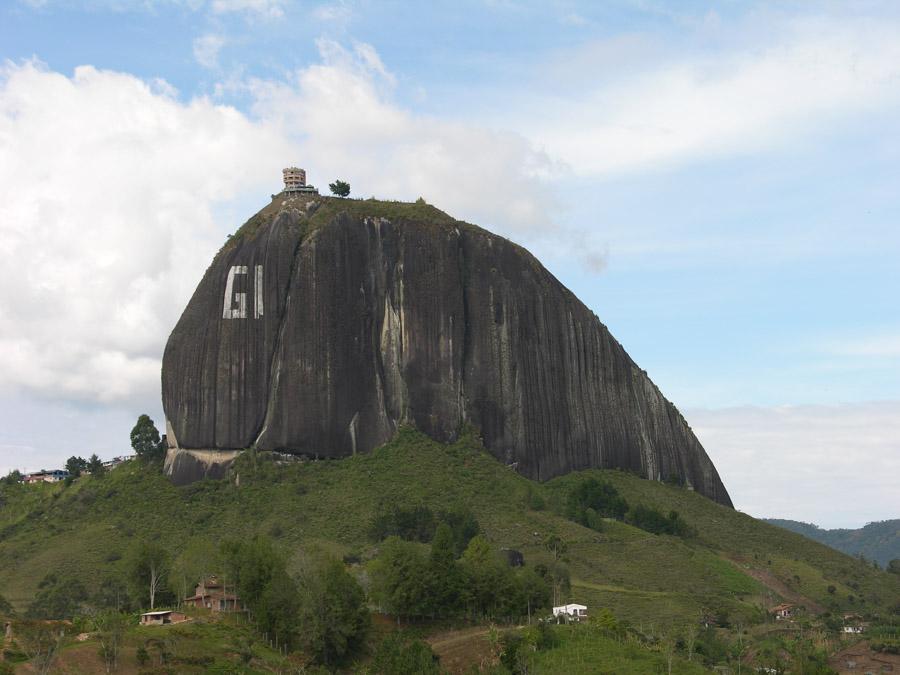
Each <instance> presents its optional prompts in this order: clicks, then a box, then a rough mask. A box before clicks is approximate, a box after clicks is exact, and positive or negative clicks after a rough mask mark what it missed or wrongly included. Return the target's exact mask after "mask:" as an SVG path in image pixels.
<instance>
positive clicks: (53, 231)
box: [0, 42, 551, 402]
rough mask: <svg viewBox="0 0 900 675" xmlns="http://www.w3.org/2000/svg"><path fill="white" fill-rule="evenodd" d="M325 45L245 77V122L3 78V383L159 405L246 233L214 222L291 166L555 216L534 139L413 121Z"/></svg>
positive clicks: (99, 77)
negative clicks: (179, 331)
mask: <svg viewBox="0 0 900 675" xmlns="http://www.w3.org/2000/svg"><path fill="white" fill-rule="evenodd" d="M320 48H321V52H322V62H321V63H318V64H315V65H312V66H309V67H307V68H305V69H302V70H300V71H298V72H297V73H296V76H295V78H294V79H293V80H292V81H290V82H286V83H273V82H254V83H252V85H250V86H249V91H250V93H251V95H252V96H253V97H254V98H255V100H256V104H255V105H254V111H255V113H254V114H253V115H250V116H248V115H245V114H243V113H241V112H239V111H237V110H235V109H234V108H231V107H228V106H223V105H216V104H215V103H213V102H212V101H210V100H209V99H206V98H197V99H193V100H190V101H187V102H184V101H181V100H180V99H179V98H178V96H177V93H176V92H175V91H174V90H173V89H172V88H171V86H169V85H167V84H166V83H164V82H154V83H147V82H144V81H141V80H139V79H138V78H135V77H132V76H130V75H126V74H122V73H115V72H109V71H102V70H98V69H96V68H93V67H90V66H84V67H80V68H77V69H76V70H75V72H74V75H73V76H71V77H66V76H64V75H62V74H59V73H55V72H52V71H50V70H48V69H47V68H45V67H43V66H41V65H40V64H37V63H25V64H21V65H12V64H7V65H6V66H5V67H4V68H3V70H2V73H0V269H2V270H3V271H2V273H0V274H2V282H3V290H4V292H3V294H2V296H0V319H2V321H0V386H3V387H5V388H7V389H10V388H13V389H15V388H20V389H25V390H28V391H31V392H36V393H38V394H40V395H42V396H51V397H58V398H74V399H82V400H88V401H103V402H115V401H122V400H127V399H129V398H131V399H135V398H137V399H138V400H142V401H148V402H149V401H156V400H158V396H159V364H160V357H161V354H162V350H163V346H164V344H165V340H166V338H167V336H168V333H169V331H170V330H171V328H172V326H174V324H175V322H176V320H177V318H178V316H179V314H180V312H181V311H182V309H183V308H184V306H185V304H186V303H187V300H188V298H189V297H190V294H191V293H192V292H193V289H194V288H195V286H196V284H197V282H198V281H199V278H200V276H201V274H202V272H203V270H205V269H206V267H207V265H208V264H209V261H210V260H211V258H212V256H213V254H214V252H215V250H216V249H217V248H218V246H219V245H220V244H221V242H222V241H223V239H224V235H225V234H226V233H227V232H229V231H233V230H234V229H235V226H236V223H235V222H227V223H223V222H215V216H214V214H216V213H220V212H221V211H222V210H223V209H224V208H225V207H227V206H228V205H229V204H231V205H233V204H235V203H238V202H240V203H250V204H255V205H257V206H261V205H262V204H263V203H265V202H266V201H267V199H268V195H269V194H270V193H271V192H272V191H274V189H275V188H276V186H277V185H278V184H279V183H280V180H279V179H280V169H281V167H282V166H285V165H286V164H291V163H294V162H298V163H300V164H301V165H306V166H307V168H309V169H310V175H311V177H314V176H320V177H321V178H320V179H317V180H318V182H319V183H320V184H321V185H324V184H325V183H327V182H328V181H329V180H333V179H334V178H335V177H341V178H344V179H347V180H349V181H350V183H351V185H353V186H354V187H355V188H356V189H357V190H358V191H362V192H363V193H364V194H370V193H371V194H374V195H377V196H380V197H387V198H405V199H415V198H416V197H418V196H424V197H425V198H426V199H428V200H429V201H431V202H433V203H436V204H438V205H439V206H441V207H442V208H445V209H447V210H448V211H450V212H452V213H454V214H455V215H458V216H461V217H465V218H469V219H471V220H474V221H476V222H480V223H483V224H486V225H489V226H490V225H493V226H495V227H498V228H499V229H501V230H503V231H506V232H528V231H530V230H532V229H534V228H538V227H540V226H545V225H547V224H549V223H550V222H551V211H550V205H551V203H550V202H551V200H550V198H549V197H548V193H547V192H546V191H544V190H542V181H541V172H542V171H545V170H546V166H547V159H546V158H545V157H543V156H542V155H540V154H539V153H536V152H535V151H534V150H533V149H532V148H531V146H530V145H529V144H528V143H527V142H526V141H525V139H523V138H521V137H519V136H516V135H514V134H508V133H502V132H496V131H491V130H488V129H482V128H477V127H473V126H468V125H463V124H457V123H452V122H446V121H441V120H438V119H433V118H429V117H423V116H417V115H415V114H413V113H411V112H409V111H408V110H406V109H404V108H402V107H401V106H399V105H398V104H396V103H395V102H394V101H393V99H392V91H393V88H394V86H395V84H394V80H393V77H392V76H391V74H390V73H389V72H388V71H387V69H386V68H385V66H384V64H383V63H382V62H381V60H380V58H379V56H378V54H377V53H376V52H375V50H374V49H372V48H371V47H370V46H368V45H356V46H355V47H354V48H353V49H352V50H347V49H344V48H343V47H341V46H339V45H337V44H335V43H329V42H323V43H321V45H320ZM51 102H52V105H51ZM473 157H478V158H479V159H478V160H477V161H473V160H472V158H473ZM253 195H255V196H256V198H255V199H253V198H252V196H253ZM250 215H252V208H251V209H248V212H246V213H240V214H238V215H237V219H238V222H241V221H242V220H243V219H244V218H247V217H249V216H250Z"/></svg>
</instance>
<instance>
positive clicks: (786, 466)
mask: <svg viewBox="0 0 900 675" xmlns="http://www.w3.org/2000/svg"><path fill="white" fill-rule="evenodd" d="M685 416H686V418H687V419H688V420H689V421H690V422H691V424H692V426H693V428H694V432H695V433H696V434H697V437H698V438H699V439H700V441H701V443H703V446H704V447H705V448H706V450H707V452H708V453H709V455H710V457H711V458H712V460H713V462H714V463H715V465H716V467H717V468H718V470H719V473H720V475H721V476H722V480H723V481H724V482H725V487H726V488H727V489H728V491H729V493H730V494H731V497H732V500H733V501H734V503H735V506H736V507H737V508H739V509H741V510H742V511H746V512H747V513H750V514H751V515H753V516H756V517H767V518H768V517H771V518H790V519H794V520H802V521H806V522H814V523H816V524H817V525H820V526H822V527H860V526H862V525H863V524H865V523H866V522H870V521H873V520H884V519H886V518H897V517H898V516H900V502H898V501H897V476H900V402H898V401H885V402H878V403H863V404H854V405H833V406H784V407H776V408H757V407H742V408H727V409H722V410H703V409H694V410H688V411H685Z"/></svg>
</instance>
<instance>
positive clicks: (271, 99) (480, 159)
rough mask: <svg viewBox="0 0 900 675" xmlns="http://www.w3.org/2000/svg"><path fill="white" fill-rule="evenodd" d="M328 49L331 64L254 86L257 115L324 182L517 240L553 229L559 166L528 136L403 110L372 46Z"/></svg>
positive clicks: (325, 44)
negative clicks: (429, 206)
mask: <svg viewBox="0 0 900 675" xmlns="http://www.w3.org/2000/svg"><path fill="white" fill-rule="evenodd" d="M319 50H320V52H321V55H322V62H321V63H319V64H316V65H313V66H310V67H308V68H304V69H302V70H300V71H298V72H297V73H296V74H295V77H294V78H293V79H292V80H291V81H289V82H271V81H265V82H262V81H256V82H253V83H252V84H251V85H250V87H251V90H252V92H253V96H254V98H255V100H256V104H255V106H254V112H255V113H256V114H257V115H258V116H259V117H260V118H261V119H262V120H264V121H265V122H266V123H267V124H271V125H273V126H274V127H276V128H278V129H280V130H282V132H283V133H284V134H286V135H289V136H292V137H295V138H297V140H298V143H299V144H300V146H301V148H302V150H303V153H304V157H305V158H309V160H310V163H312V164H314V166H315V169H316V172H317V173H318V174H319V175H322V176H326V177H328V179H329V180H330V179H331V178H332V177H338V176H340V177H343V178H346V179H347V180H349V182H350V184H351V185H352V186H360V187H361V188H362V191H363V194H365V195H367V194H372V195H375V196H378V197H385V198H398V199H410V200H411V199H416V198H417V197H419V196H422V197H424V198H425V199H426V200H428V201H430V202H433V203H435V204H437V205H438V206H440V207H441V208H444V209H447V210H448V211H450V212H452V213H453V214H454V215H456V216H458V217H463V218H468V219H472V220H474V221H476V222H479V223H480V224H483V225H486V226H489V227H492V228H496V229H498V230H500V231H503V232H506V233H507V234H510V233H523V232H525V233H528V232H530V231H531V232H534V231H537V230H539V229H540V228H543V227H546V226H549V225H551V224H552V222H553V211H554V208H555V203H554V200H553V195H552V192H551V191H550V190H548V189H546V184H545V181H544V178H545V177H546V176H547V175H549V173H550V172H551V171H552V168H553V164H552V162H551V160H550V158H549V157H548V156H547V155H545V154H543V153H541V152H539V151H537V150H535V149H534V147H533V146H532V145H531V144H530V143H529V142H528V141H527V140H526V139H525V138H524V137H522V136H519V135H518V134H514V133H510V132H504V131H497V130H492V129H487V128H483V127H477V126H473V125H469V124H463V123H457V122H453V121H448V120H444V119H437V118H433V117H428V116H424V115H415V114H413V113H411V112H410V111H408V110H407V109H405V108H403V107H401V106H399V105H397V104H396V103H395V102H394V100H393V97H392V92H393V88H394V86H395V82H394V78H393V76H392V75H391V74H390V73H389V72H387V70H386V68H385V67H384V64H383V63H382V62H381V60H380V58H379V57H378V54H377V53H376V52H375V50H374V49H372V47H371V46H369V45H365V44H357V45H356V46H355V47H354V48H353V49H352V50H351V49H346V48H344V47H343V46H342V45H339V44H337V43H335V42H331V41H327V40H321V41H320V42H319ZM304 161H305V160H304ZM301 163H302V162H301Z"/></svg>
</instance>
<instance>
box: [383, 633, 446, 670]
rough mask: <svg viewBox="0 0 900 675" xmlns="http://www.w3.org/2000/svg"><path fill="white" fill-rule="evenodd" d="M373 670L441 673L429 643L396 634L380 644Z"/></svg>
mask: <svg viewBox="0 0 900 675" xmlns="http://www.w3.org/2000/svg"><path fill="white" fill-rule="evenodd" d="M371 672H372V673H373V674H377V675H420V674H421V675H439V674H440V672H441V667H440V661H439V659H438V657H437V655H436V654H435V653H434V652H433V651H432V650H431V647H430V646H429V645H428V643H426V642H423V641H422V640H411V641H410V640H406V639H404V638H403V637H402V636H400V635H396V634H394V635H391V636H389V637H387V638H385V639H384V640H382V641H381V643H380V644H379V645H378V649H376V650H375V657H374V658H373V659H372V671H371Z"/></svg>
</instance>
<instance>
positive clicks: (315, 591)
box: [300, 560, 371, 666]
mask: <svg viewBox="0 0 900 675" xmlns="http://www.w3.org/2000/svg"><path fill="white" fill-rule="evenodd" d="M300 587H301V589H302V591H301V594H302V602H301V611H300V623H301V625H302V626H303V640H304V643H305V646H306V648H307V649H308V650H309V651H310V652H311V653H312V654H313V655H314V656H315V658H316V660H317V661H318V662H319V663H322V664H323V665H325V666H335V665H337V664H339V663H340V662H341V661H342V660H343V659H344V658H345V657H347V656H348V655H349V654H351V653H352V652H353V651H355V650H356V649H357V648H358V647H359V646H360V645H362V644H363V641H364V639H365V637H366V634H367V633H368V630H369V627H370V624H371V619H370V617H369V610H368V608H367V607H366V595H365V593H364V592H363V589H362V587H361V586H360V585H359V583H358V582H357V581H356V579H354V578H353V577H352V576H351V575H350V574H349V573H348V572H347V570H346V569H345V568H344V565H343V563H341V562H340V561H338V560H329V561H327V562H325V563H324V564H322V565H320V566H318V567H317V568H314V569H312V570H310V571H308V572H307V573H306V574H305V575H304V576H303V579H302V580H301V584H300Z"/></svg>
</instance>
